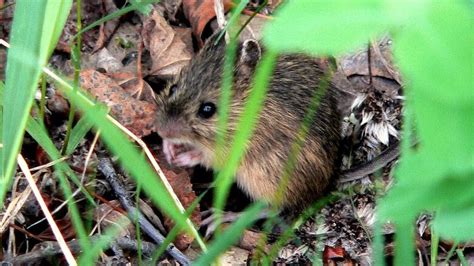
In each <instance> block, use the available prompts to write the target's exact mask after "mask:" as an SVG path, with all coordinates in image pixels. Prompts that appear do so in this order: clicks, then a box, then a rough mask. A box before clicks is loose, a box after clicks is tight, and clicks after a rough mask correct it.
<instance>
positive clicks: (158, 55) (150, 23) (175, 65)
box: [142, 11, 192, 79]
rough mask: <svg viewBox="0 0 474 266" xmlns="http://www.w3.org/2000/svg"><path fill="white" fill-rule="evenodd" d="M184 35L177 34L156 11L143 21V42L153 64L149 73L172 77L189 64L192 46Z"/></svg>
mask: <svg viewBox="0 0 474 266" xmlns="http://www.w3.org/2000/svg"><path fill="white" fill-rule="evenodd" d="M182 35H183V34H182V33H181V34H177V32H176V31H175V30H174V29H173V28H172V27H171V26H170V25H169V24H168V22H167V21H166V20H165V19H164V18H163V17H162V16H160V15H159V14H158V12H156V11H153V13H152V14H151V16H150V17H149V18H148V19H147V20H146V21H145V22H144V23H143V29H142V38H143V44H144V46H145V48H146V49H148V51H150V56H151V58H152V64H153V66H152V70H151V71H150V73H148V74H149V75H156V76H160V77H162V78H165V79H166V78H170V77H173V76H175V75H177V74H178V73H179V71H181V68H183V67H184V66H185V65H187V64H188V62H189V60H191V57H192V52H191V51H192V46H188V45H187V44H186V43H185V42H184V41H183V39H182ZM189 35H190V33H189Z"/></svg>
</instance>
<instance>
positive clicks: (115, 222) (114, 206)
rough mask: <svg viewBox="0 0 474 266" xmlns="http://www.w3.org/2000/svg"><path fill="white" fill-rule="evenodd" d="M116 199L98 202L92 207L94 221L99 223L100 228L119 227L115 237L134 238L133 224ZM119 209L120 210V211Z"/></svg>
mask: <svg viewBox="0 0 474 266" xmlns="http://www.w3.org/2000/svg"><path fill="white" fill-rule="evenodd" d="M121 208H122V206H121V205H120V202H119V201H118V200H112V201H109V202H107V203H103V204H100V205H99V206H98V207H97V208H95V209H94V221H95V222H96V223H98V224H99V226H100V228H101V230H106V229H107V228H110V227H111V226H113V227H119V228H121V230H120V235H119V236H117V237H125V236H126V237H129V238H134V236H135V229H134V224H133V223H132V222H131V221H130V219H128V217H127V214H126V212H125V211H123V210H122V209H121ZM119 210H122V212H120V211H119Z"/></svg>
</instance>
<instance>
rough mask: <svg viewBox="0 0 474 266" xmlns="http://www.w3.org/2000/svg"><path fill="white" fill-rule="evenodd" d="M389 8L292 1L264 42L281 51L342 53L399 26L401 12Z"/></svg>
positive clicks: (362, 1)
mask: <svg viewBox="0 0 474 266" xmlns="http://www.w3.org/2000/svg"><path fill="white" fill-rule="evenodd" d="M387 6H388V5H387V4H386V3H384V1H379V0H352V1H346V0H332V1H327V0H298V1H290V2H287V3H286V4H284V6H282V7H281V8H280V9H279V10H278V11H277V12H276V16H275V19H274V21H272V22H271V23H269V25H268V27H266V28H265V31H264V35H263V39H264V41H265V43H266V44H267V46H268V47H270V48H272V49H274V50H275V51H278V52H288V51H293V52H307V53H313V54H314V53H317V54H336V53H341V52H343V51H347V50H349V49H352V48H356V47H357V46H361V45H362V44H363V43H367V42H368V41H369V40H370V39H371V38H374V37H376V36H377V35H379V34H381V33H383V32H384V31H386V30H387V29H388V27H389V26H392V25H394V24H397V23H399V22H397V19H396V18H397V16H395V15H394V12H393V11H395V10H397V9H395V10H391V11H392V12H391V13H388V12H389V11H390V10H388V8H387ZM388 14H390V15H388ZM395 14H396V13H395Z"/></svg>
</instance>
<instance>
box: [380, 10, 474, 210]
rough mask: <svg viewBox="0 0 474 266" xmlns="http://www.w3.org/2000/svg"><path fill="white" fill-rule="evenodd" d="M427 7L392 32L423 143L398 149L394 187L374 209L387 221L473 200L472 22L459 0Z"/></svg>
mask: <svg viewBox="0 0 474 266" xmlns="http://www.w3.org/2000/svg"><path fill="white" fill-rule="evenodd" d="M427 9H428V10H427V12H425V14H426V16H425V17H420V18H419V21H418V23H416V24H413V25H411V27H407V28H404V29H403V31H400V32H398V33H397V34H396V35H395V36H394V45H395V56H396V58H397V59H398V62H399V65H400V67H401V69H402V72H403V73H404V75H405V77H406V79H407V82H408V84H409V88H408V89H409V90H410V91H409V94H408V96H410V97H413V98H412V99H409V103H412V104H411V105H409V106H407V108H409V109H410V110H412V111H413V113H414V116H415V121H416V126H417V127H416V130H417V135H418V137H419V139H420V140H421V143H420V147H419V148H418V150H417V151H416V152H409V153H405V154H403V158H402V160H401V162H400V165H399V167H398V168H397V172H396V176H397V177H398V179H399V180H398V182H399V184H398V185H396V186H395V187H394V188H393V189H392V190H391V191H390V192H389V195H388V196H387V197H386V198H385V199H384V200H383V201H382V204H381V206H380V211H381V213H382V214H383V216H385V215H387V216H389V217H391V218H393V219H402V217H404V216H403V214H402V213H404V214H405V215H408V216H412V215H415V214H416V213H418V212H420V211H421V210H425V209H428V210H433V209H443V208H448V207H449V208H454V207H456V206H461V205H466V204H467V203H470V204H472V205H474V197H473V196H472V195H474V185H473V182H474V181H473V179H472V177H473V174H474V138H472V134H473V132H474V121H473V117H474V92H473V90H472V89H473V87H472V84H474V80H473V77H474V76H473V75H472V64H473V63H472V43H474V42H473V41H474V38H473V36H474V33H473V32H472V30H470V28H469V23H470V21H471V20H470V18H469V15H468V14H467V10H466V9H465V7H464V6H461V5H460V4H455V3H447V2H437V3H436V4H432V5H430V6H428V7H427ZM395 202H397V204H396V206H394V205H393V204H394V203H395ZM409 213H410V214H409Z"/></svg>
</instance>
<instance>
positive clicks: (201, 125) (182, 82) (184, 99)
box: [156, 34, 381, 210]
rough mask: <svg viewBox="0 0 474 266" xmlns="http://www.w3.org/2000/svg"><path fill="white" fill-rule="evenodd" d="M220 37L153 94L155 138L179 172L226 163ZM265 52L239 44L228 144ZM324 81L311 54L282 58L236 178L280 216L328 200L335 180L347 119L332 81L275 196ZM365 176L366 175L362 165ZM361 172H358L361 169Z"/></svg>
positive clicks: (259, 47) (223, 45) (250, 43)
mask: <svg viewBox="0 0 474 266" xmlns="http://www.w3.org/2000/svg"><path fill="white" fill-rule="evenodd" d="M217 35H218V34H214V35H213V36H211V37H210V38H209V39H208V40H207V42H206V44H205V45H204V47H203V48H202V49H201V50H200V51H199V52H198V53H197V54H196V55H195V56H194V57H193V59H192V60H191V62H190V63H189V65H187V66H185V67H184V68H183V69H182V70H181V72H180V74H179V75H178V76H177V77H176V78H175V79H174V80H173V81H171V82H169V84H168V85H167V86H166V88H164V89H163V90H162V91H161V92H159V93H158V94H157V95H156V103H157V105H158V108H157V114H156V123H157V132H158V134H159V135H160V136H161V138H162V139H163V152H164V154H165V157H166V160H167V161H168V162H169V163H171V164H173V165H176V166H180V167H193V166H196V165H202V166H204V167H206V168H208V169H212V170H214V171H219V170H220V169H222V168H223V167H225V165H226V158H227V156H228V155H229V152H230V147H228V146H227V145H226V146H224V147H223V148H222V150H221V151H222V154H220V156H216V137H217V131H218V129H219V128H218V125H217V124H218V110H219V108H221V107H220V106H219V97H220V95H221V83H222V73H223V68H224V60H225V51H226V43H225V40H224V38H221V39H220V40H217V37H216V36H217ZM263 51H264V48H263V46H262V45H261V43H260V42H259V41H257V40H253V39H247V40H244V41H240V42H239V43H238V47H237V54H236V59H235V65H234V70H233V75H234V76H233V87H232V96H231V101H230V105H229V107H228V112H229V113H228V124H227V130H226V132H224V134H225V136H226V140H231V139H232V136H233V135H234V134H235V132H237V131H238V130H239V129H238V128H237V123H238V121H239V118H240V115H241V113H242V111H243V108H244V105H245V103H246V100H247V98H248V96H249V93H250V91H251V90H252V87H253V86H252V85H253V83H252V82H253V81H252V79H253V75H254V73H255V69H256V68H257V65H258V63H259V61H260V59H261V57H262V52H263ZM326 69H327V68H326ZM324 78H327V74H326V73H325V68H324V67H323V66H321V61H320V60H317V59H316V58H314V57H312V56H309V55H305V54H298V53H295V54H281V55H279V56H278V58H277V59H276V63H275V67H274V70H273V73H272V75H271V77H270V80H269V83H268V87H267V94H266V98H265V100H264V102H263V106H262V109H261V112H260V114H259V116H258V121H257V122H256V124H255V128H254V131H253V135H252V136H251V137H250V139H249V141H248V143H247V145H246V147H245V153H244V155H243V157H242V159H241V161H240V164H239V166H238V168H237V170H236V172H235V180H236V183H237V185H238V186H239V187H240V188H241V189H242V190H243V191H244V192H245V193H246V194H247V195H248V196H249V197H250V198H251V199H253V200H260V201H263V202H266V203H267V204H268V205H278V206H277V207H278V208H280V209H282V210H285V209H303V208H305V207H307V206H308V205H309V204H311V203H313V202H315V201H316V200H318V199H319V198H321V197H322V196H323V195H325V193H326V191H327V190H328V188H329V187H330V186H331V184H332V183H333V182H334V181H335V180H336V179H337V176H338V175H339V166H340V157H341V156H340V144H341V125H342V115H341V112H340V110H339V109H338V95H339V94H338V91H337V88H335V86H334V85H333V84H332V83H330V82H329V85H328V86H327V88H326V89H325V90H324V91H325V92H324V94H323V95H322V96H321V98H320V102H319V105H318V108H317V112H316V114H315V116H314V119H313V120H312V122H311V123H310V124H309V125H308V130H307V134H306V136H305V138H304V139H303V140H301V147H300V150H299V153H298V154H297V155H296V157H295V164H294V165H293V168H292V170H291V171H290V173H289V176H287V180H285V184H284V185H285V188H284V189H283V190H282V193H277V192H278V191H279V186H280V185H281V183H282V181H283V179H284V170H285V167H287V163H288V160H289V158H290V154H291V152H292V143H294V142H295V141H296V140H297V139H298V138H299V135H298V131H299V128H300V127H301V124H302V122H303V119H304V117H305V115H306V114H307V112H308V107H309V106H310V103H311V101H312V98H313V96H314V95H315V93H316V94H317V93H322V89H321V88H320V84H322V81H323V79H324ZM377 167H381V164H380V163H379V164H377ZM364 171H365V172H368V171H367V169H364V168H363V167H362V172H364ZM369 171H370V170H369ZM374 171H375V170H374ZM365 172H364V173H365ZM357 173H358V174H360V173H361V167H359V168H358V169H357ZM344 177H345V178H350V177H351V174H350V171H346V172H345V173H344ZM285 179H286V177H285Z"/></svg>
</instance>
